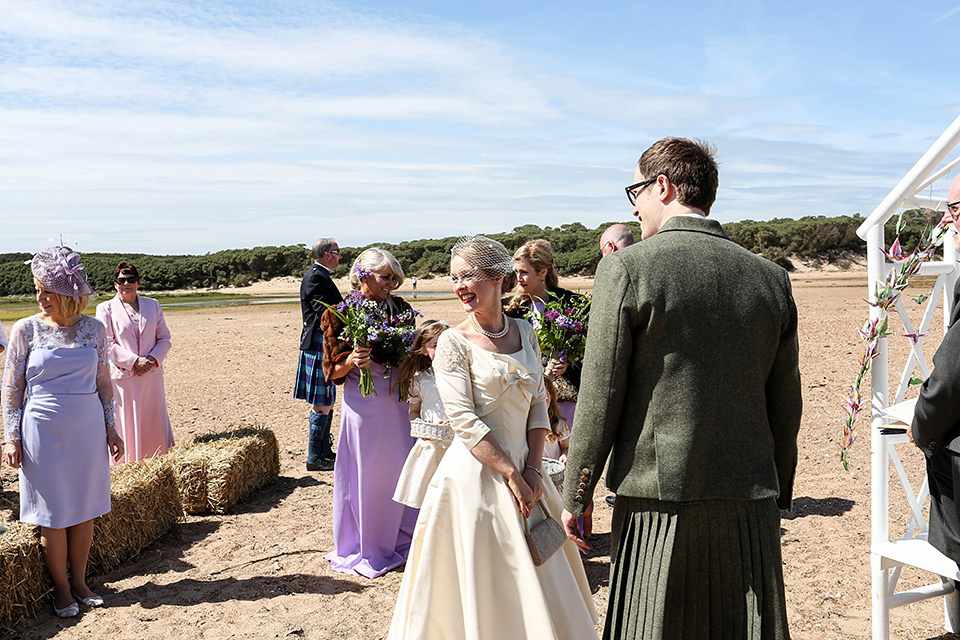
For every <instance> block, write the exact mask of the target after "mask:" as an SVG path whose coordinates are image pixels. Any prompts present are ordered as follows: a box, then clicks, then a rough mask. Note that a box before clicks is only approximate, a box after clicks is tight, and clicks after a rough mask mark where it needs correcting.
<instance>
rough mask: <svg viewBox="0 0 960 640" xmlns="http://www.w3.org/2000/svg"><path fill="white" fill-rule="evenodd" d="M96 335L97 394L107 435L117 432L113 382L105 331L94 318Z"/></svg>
mask: <svg viewBox="0 0 960 640" xmlns="http://www.w3.org/2000/svg"><path fill="white" fill-rule="evenodd" d="M94 322H95V323H96V328H97V329H98V335H97V395H99V396H100V404H102V405H103V423H104V424H105V425H106V427H107V435H110V434H111V433H112V434H116V433H117V401H116V398H114V397H113V383H112V382H111V380H110V350H109V348H108V346H107V339H106V335H107V331H106V329H104V327H103V325H102V324H100V323H99V322H97V321H96V320H94Z"/></svg>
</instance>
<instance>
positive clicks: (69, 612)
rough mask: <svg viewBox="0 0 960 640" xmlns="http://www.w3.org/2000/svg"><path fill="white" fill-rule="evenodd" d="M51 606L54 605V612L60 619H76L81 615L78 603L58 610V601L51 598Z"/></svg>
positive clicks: (72, 603)
mask: <svg viewBox="0 0 960 640" xmlns="http://www.w3.org/2000/svg"><path fill="white" fill-rule="evenodd" d="M50 604H52V605H53V612H54V613H55V614H57V617H58V618H74V617H76V616H77V615H78V614H79V613H80V606H79V605H78V604H77V603H76V602H71V603H70V604H68V605H67V606H65V607H64V608H63V609H57V599H56V598H54V597H53V596H50Z"/></svg>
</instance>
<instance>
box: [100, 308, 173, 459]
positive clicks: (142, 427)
mask: <svg viewBox="0 0 960 640" xmlns="http://www.w3.org/2000/svg"><path fill="white" fill-rule="evenodd" d="M137 297H138V299H139V307H140V311H139V313H135V312H129V311H127V309H126V307H124V306H123V303H122V302H121V301H120V297H119V296H114V297H113V298H111V299H110V300H107V301H106V302H101V303H100V304H98V305H97V319H98V320H99V321H100V322H102V323H103V326H104V327H106V329H107V348H108V350H109V354H110V377H111V378H112V379H113V389H114V395H115V397H116V399H117V423H118V425H117V427H118V431H119V432H120V437H121V438H123V443H124V446H125V452H124V454H123V460H121V462H132V461H134V460H143V459H144V458H151V457H153V456H156V455H163V454H165V453H167V451H169V450H170V448H171V447H172V446H173V430H172V429H171V428H170V417H169V416H168V415H167V398H166V393H165V391H164V387H163V360H164V358H166V357H167V352H168V351H170V346H171V345H170V330H169V329H167V323H166V322H165V321H164V319H163V311H162V310H161V309H160V303H159V302H157V301H156V300H154V299H153V298H145V297H143V296H137ZM141 356H152V357H153V358H154V359H155V360H156V361H157V364H158V365H159V366H157V367H154V368H153V369H151V370H150V371H148V372H147V373H144V374H143V375H139V376H138V375H134V372H133V365H134V363H136V361H137V358H139V357H141Z"/></svg>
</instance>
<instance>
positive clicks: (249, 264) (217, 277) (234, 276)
mask: <svg viewBox="0 0 960 640" xmlns="http://www.w3.org/2000/svg"><path fill="white" fill-rule="evenodd" d="M81 256H82V260H83V264H84V267H85V268H86V271H87V277H88V278H89V279H90V284H91V285H93V288H94V290H95V291H97V292H104V293H112V292H113V270H114V269H115V268H116V266H117V263H118V262H120V261H121V260H126V261H128V262H132V263H133V264H135V265H137V270H138V271H140V277H141V278H142V280H143V287H144V289H147V290H150V291H169V290H171V289H190V288H214V287H221V286H227V285H232V286H246V285H248V284H250V283H251V282H254V281H256V280H261V279H267V278H275V277H278V276H289V275H300V274H302V273H303V272H304V271H305V270H306V269H307V266H308V265H309V264H310V251H309V250H308V249H307V248H306V247H305V246H304V245H289V246H283V247H254V248H253V249H228V250H225V251H217V252H216V253H208V254H206V255H202V256H185V255H174V256H156V255H149V254H144V253H130V254H122V253H82V254H81ZM31 257H32V256H31V254H28V253H6V254H0V296H8V295H29V294H30V293H32V292H33V275H32V274H31V273H30V267H29V265H25V264H24V261H26V260H29V259H30V258H31Z"/></svg>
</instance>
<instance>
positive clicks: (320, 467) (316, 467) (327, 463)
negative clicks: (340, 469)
mask: <svg viewBox="0 0 960 640" xmlns="http://www.w3.org/2000/svg"><path fill="white" fill-rule="evenodd" d="M307 471H333V460H326V459H324V460H321V461H320V462H318V463H317V464H310V463H309V462H308V463H307Z"/></svg>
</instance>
